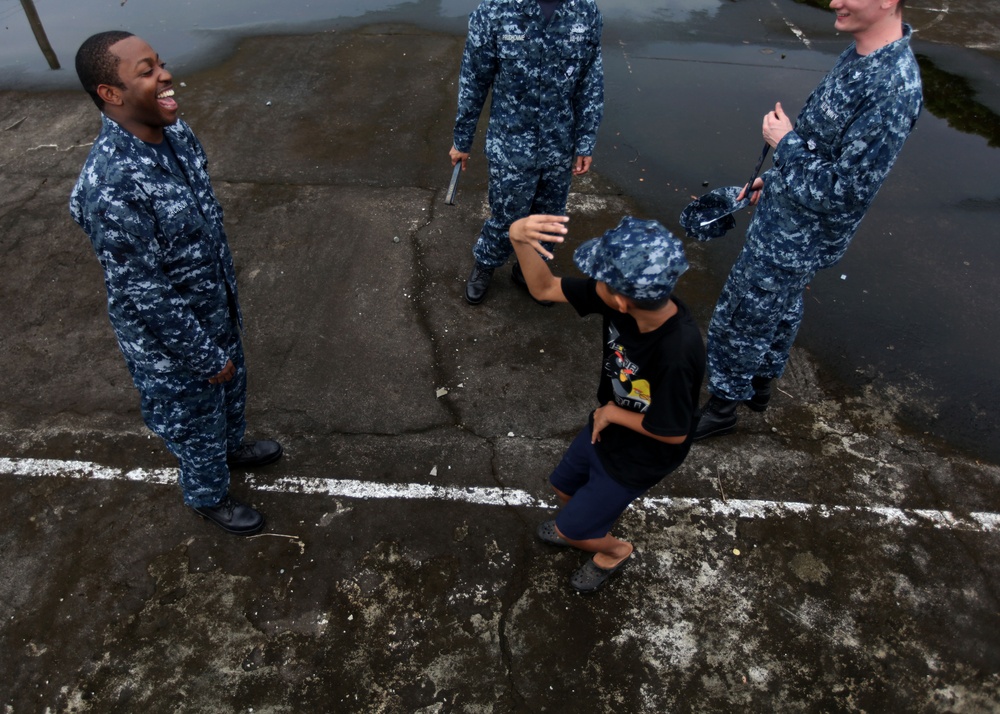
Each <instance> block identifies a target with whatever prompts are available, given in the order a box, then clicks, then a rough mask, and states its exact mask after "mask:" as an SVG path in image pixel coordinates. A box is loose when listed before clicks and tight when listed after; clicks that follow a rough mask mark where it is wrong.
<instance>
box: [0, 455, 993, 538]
mask: <svg viewBox="0 0 1000 714" xmlns="http://www.w3.org/2000/svg"><path fill="white" fill-rule="evenodd" d="M0 476H21V477H30V478H58V477H63V478H75V479H92V480H97V481H136V482H143V483H151V484H158V485H174V484H176V483H177V469H131V470H125V469H119V468H113V467H108V466H101V465H100V464H95V463H91V462H88V461H60V460H56V459H11V458H0ZM244 482H245V483H246V485H247V486H249V487H250V488H253V489H254V490H257V491H266V492H270V493H300V494H315V495H323V496H335V497H340V498H356V499H359V500H385V499H399V500H435V501H457V502H461V503H471V504H475V505H481V506H523V507H527V508H549V509H552V508H555V506H556V504H555V503H553V502H552V501H551V500H549V499H542V498H537V497H535V496H532V495H531V494H529V493H528V492H526V491H522V490H520V489H516V488H498V487H478V486H468V487H457V486H432V485H430V484H422V483H374V482H369V481H353V480H347V479H333V478H307V477H296V476H278V477H275V478H273V479H268V480H267V481H263V480H261V479H260V478H257V477H254V476H249V475H248V476H247V477H245V480H244ZM639 503H640V504H641V505H642V506H643V507H645V508H649V509H652V508H662V509H667V510H671V511H686V510H687V511H701V512H704V513H706V514H709V515H721V516H728V517H731V518H754V519H767V518H787V517H789V516H819V517H821V518H829V517H831V516H836V515H856V516H877V517H879V518H880V519H881V520H882V521H883V524H884V525H891V526H898V527H916V526H931V527H933V528H938V529H942V530H962V531H980V532H985V533H992V532H997V531H1000V513H989V512H985V511H981V512H975V513H969V514H968V515H966V516H964V517H963V516H959V515H956V514H954V513H952V512H950V511H939V510H935V509H929V508H908V509H904V508H894V507H891V506H828V505H823V504H814V503H803V502H798V501H766V500H757V499H732V498H731V499H728V500H725V501H723V500H721V499H716V498H672V497H670V496H655V497H647V498H643V499H640V501H639Z"/></svg>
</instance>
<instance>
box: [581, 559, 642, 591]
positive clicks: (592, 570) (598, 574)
mask: <svg viewBox="0 0 1000 714" xmlns="http://www.w3.org/2000/svg"><path fill="white" fill-rule="evenodd" d="M631 557H632V556H631V554H630V555H629V556H628V558H625V560H623V561H622V562H620V563H619V564H618V565H616V566H615V567H613V568H607V569H606V568H602V567H600V566H598V565H597V563H595V562H594V561H593V559H591V560H588V561H587V562H586V563H584V564H583V565H581V566H580V567H579V568H578V569H577V571H576V572H575V573H573V574H572V575H571V576H570V578H569V584H570V586H572V588H573V589H574V590H576V591H577V592H578V593H584V594H589V593H593V592H597V591H598V590H600V589H601V586H602V585H604V583H606V582H608V579H609V578H610V577H611V576H612V575H614V574H615V573H617V572H618V571H619V570H621V569H622V568H624V567H625V563H627V562H628V561H629V558H631Z"/></svg>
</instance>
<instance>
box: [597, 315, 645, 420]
mask: <svg viewBox="0 0 1000 714" xmlns="http://www.w3.org/2000/svg"><path fill="white" fill-rule="evenodd" d="M619 337H620V333H619V332H618V330H616V329H615V326H614V325H609V326H608V347H609V348H610V349H611V351H610V353H609V355H608V359H607V361H606V362H605V364H604V373H605V374H607V375H608V376H609V377H610V378H611V386H612V389H613V390H614V395H615V404H617V405H618V406H620V407H622V408H623V409H628V410H630V411H633V412H640V413H643V412H645V411H646V410H647V409H649V402H650V388H649V382H647V381H646V380H645V379H639V365H637V364H636V363H635V362H632V361H631V360H630V359H629V358H628V355H627V354H626V351H625V345H623V344H622V343H621V342H619V341H618V338H619Z"/></svg>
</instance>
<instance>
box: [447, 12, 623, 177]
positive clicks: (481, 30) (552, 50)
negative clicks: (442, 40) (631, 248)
mask: <svg viewBox="0 0 1000 714" xmlns="http://www.w3.org/2000/svg"><path fill="white" fill-rule="evenodd" d="M602 27H603V21H602V19H601V13H600V12H599V11H598V9H597V6H596V5H595V4H594V1H593V0H563V2H562V4H561V5H560V6H559V7H558V8H557V9H556V11H555V14H554V15H553V16H552V19H551V20H550V21H549V22H548V23H547V24H546V21H545V17H544V15H542V11H541V8H540V7H539V6H538V2H537V1H536V0H483V2H482V3H481V4H480V5H479V7H478V8H476V10H475V11H474V12H473V13H472V15H471V17H470V18H469V35H468V38H467V39H466V42H465V53H464V55H463V56H462V70H461V75H460V76H459V85H458V116H457V117H456V119H455V135H454V142H455V148H456V149H458V150H459V151H464V152H468V151H470V150H471V148H472V139H473V137H474V136H475V133H476V124H477V122H478V121H479V115H480V113H481V112H482V109H483V105H484V103H485V102H486V95H487V94H488V93H489V91H490V87H491V86H492V88H493V100H492V104H491V105H490V122H489V127H488V129H487V132H486V156H487V157H488V158H489V160H490V161H494V162H502V163H505V164H507V165H510V166H514V167H516V168H548V167H552V166H559V165H563V164H565V163H566V162H567V161H569V160H571V159H572V158H573V157H575V156H591V155H592V154H593V152H594V143H595V142H596V140H597V127H598V126H599V125H600V123H601V116H602V115H603V113H604V65H603V62H602V59H601V30H602Z"/></svg>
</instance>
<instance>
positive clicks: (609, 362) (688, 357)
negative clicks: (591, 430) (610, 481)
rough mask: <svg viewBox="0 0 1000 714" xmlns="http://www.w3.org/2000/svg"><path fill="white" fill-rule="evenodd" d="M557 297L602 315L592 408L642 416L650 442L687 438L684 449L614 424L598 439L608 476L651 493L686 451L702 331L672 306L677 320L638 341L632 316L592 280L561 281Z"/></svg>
mask: <svg viewBox="0 0 1000 714" xmlns="http://www.w3.org/2000/svg"><path fill="white" fill-rule="evenodd" d="M562 290H563V294H564V295H565V296H566V299H567V300H568V301H569V303H570V305H572V306H573V307H574V308H575V309H576V311H577V312H578V313H579V314H580V315H581V316H582V315H590V314H592V313H600V315H601V316H602V317H603V319H604V325H603V332H602V334H603V342H604V356H603V359H602V362H601V376H600V382H599V384H598V388H597V401H598V402H599V403H600V404H601V405H604V404H607V403H608V402H614V403H615V404H617V405H618V406H619V407H622V408H623V409H628V410H630V411H634V412H639V413H641V414H643V419H642V426H643V428H644V429H646V431H648V432H650V433H652V434H656V435H657V436H686V437H687V438H686V439H685V440H684V443H683V444H666V443H664V442H662V441H658V440H656V439H653V438H650V437H648V436H646V435H644V434H640V433H639V432H636V431H633V430H632V429H629V428H627V427H624V426H619V425H618V424H610V425H608V427H607V428H606V429H604V431H602V432H601V440H600V441H599V442H597V444H596V445H595V447H596V449H597V453H598V456H599V457H600V459H601V463H602V464H604V468H605V469H607V471H608V473H609V474H610V475H611V476H612V477H613V478H614V479H616V480H617V481H619V482H620V483H623V484H625V485H627V486H632V487H636V488H649V487H651V486H653V485H655V484H656V483H658V482H659V481H660V480H661V479H662V478H663V477H664V476H666V475H667V474H669V473H670V472H671V471H673V470H674V469H676V468H677V467H678V466H680V464H681V462H682V461H684V458H685V457H686V456H687V453H688V450H689V449H690V448H691V435H692V434H693V433H694V428H695V426H696V424H697V418H696V417H697V412H698V395H699V392H700V390H701V383H702V380H703V379H704V377H705V343H704V341H703V340H702V337H701V331H700V330H699V329H698V325H696V324H695V322H694V320H693V319H692V317H691V313H690V312H689V311H688V308H687V306H686V305H685V304H684V303H683V302H681V301H680V300H678V299H677V298H673V301H674V303H676V305H677V314H675V315H674V316H673V317H671V318H670V319H669V320H667V321H666V322H664V323H663V324H662V325H660V326H659V327H658V328H656V329H655V330H653V331H652V332H647V333H641V332H639V327H638V325H637V324H636V322H635V320H634V319H633V318H632V316H630V315H626V314H624V313H620V312H617V311H616V310H613V309H612V308H611V307H609V306H608V305H607V304H606V303H605V302H604V301H603V300H602V299H601V298H600V296H599V295H598V294H597V283H596V282H595V281H594V280H588V279H581V278H563V279H562ZM590 424H591V427H593V414H591V419H590Z"/></svg>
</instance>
